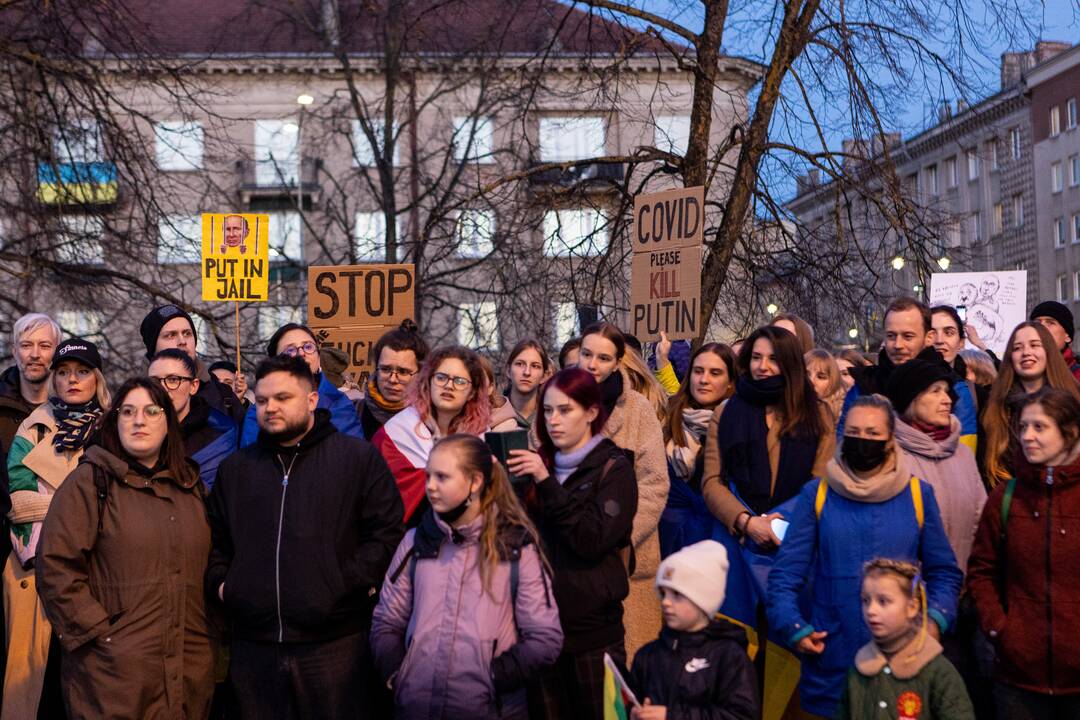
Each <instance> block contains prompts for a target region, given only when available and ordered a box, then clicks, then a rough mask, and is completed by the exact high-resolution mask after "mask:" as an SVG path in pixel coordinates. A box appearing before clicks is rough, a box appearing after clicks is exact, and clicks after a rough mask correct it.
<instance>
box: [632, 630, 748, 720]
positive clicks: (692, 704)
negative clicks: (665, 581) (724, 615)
mask: <svg viewBox="0 0 1080 720" xmlns="http://www.w3.org/2000/svg"><path fill="white" fill-rule="evenodd" d="M629 682H630V685H631V687H632V688H633V690H634V692H635V693H636V694H637V699H638V701H640V702H645V698H649V700H650V702H652V704H653V705H663V706H664V707H666V708H667V716H668V720H757V718H758V716H759V712H760V711H759V706H760V701H759V699H758V694H757V676H756V674H755V673H754V665H753V664H752V663H751V662H750V658H749V656H747V654H746V631H745V630H743V629H742V628H741V627H739V626H738V625H735V624H734V623H730V622H728V621H727V620H713V621H712V623H711V624H710V625H709V626H708V627H706V628H705V629H704V630H702V631H700V632H695V633H683V632H678V631H675V630H672V629H670V628H667V627H665V628H664V629H663V630H662V631H661V632H660V639H659V640H653V641H652V642H651V643H649V644H648V645H646V646H645V647H643V648H641V649H640V650H638V652H637V655H635V656H634V667H633V669H632V670H631V671H630V678H629Z"/></svg>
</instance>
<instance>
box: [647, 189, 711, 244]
mask: <svg viewBox="0 0 1080 720" xmlns="http://www.w3.org/2000/svg"><path fill="white" fill-rule="evenodd" d="M632 232H633V237H634V243H633V244H634V252H635V253H638V252H646V251H652V250H670V249H672V248H677V247H693V246H700V245H701V244H702V243H703V242H704V240H705V188H704V187H700V186H699V187H690V188H677V189H675V190H666V191H664V192H659V193H652V194H651V195H638V196H637V197H635V198H634V224H633V230H632Z"/></svg>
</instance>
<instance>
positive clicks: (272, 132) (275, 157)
mask: <svg viewBox="0 0 1080 720" xmlns="http://www.w3.org/2000/svg"><path fill="white" fill-rule="evenodd" d="M299 138H300V130H299V128H298V127H297V126H296V123H294V122H290V121H286V120H256V121H255V184H256V185H260V186H263V187H277V186H282V185H285V186H288V185H295V184H296V181H297V177H298V176H299V170H300V145H299Z"/></svg>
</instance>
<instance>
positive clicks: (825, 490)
mask: <svg viewBox="0 0 1080 720" xmlns="http://www.w3.org/2000/svg"><path fill="white" fill-rule="evenodd" d="M882 331H883V332H882V336H883V338H884V339H883V342H882V344H881V346H880V349H879V352H877V353H875V354H865V353H861V352H858V351H856V350H852V349H846V350H843V351H840V352H831V351H829V350H827V349H824V348H820V347H818V346H817V344H816V341H815V338H814V331H813V328H812V327H811V326H810V325H809V324H808V323H806V322H805V321H804V320H803V319H801V318H799V317H798V316H796V315H792V314H780V315H776V316H775V317H774V318H773V319H772V321H771V323H770V324H769V325H766V326H763V327H760V328H757V329H755V330H754V331H753V332H752V333H750V334H749V335H748V336H747V337H746V338H744V339H741V340H739V341H737V342H735V343H733V344H731V345H730V346H729V345H727V344H723V343H716V342H705V343H703V344H700V345H698V346H696V347H694V346H692V345H691V344H690V343H688V342H685V341H678V342H671V341H669V340H668V339H667V337H666V335H665V336H662V338H661V339H660V341H659V342H656V343H652V344H649V345H646V346H645V347H644V348H643V347H642V344H641V343H640V342H639V341H638V340H637V339H636V338H634V337H633V336H632V335H629V334H627V333H624V332H622V331H620V330H619V329H618V328H617V327H615V326H614V325H611V324H609V323H596V324H594V325H591V326H589V327H586V328H584V329H583V331H582V333H581V336H580V337H579V338H575V339H574V340H571V341H570V342H568V343H566V344H565V346H564V347H562V348H561V351H560V353H559V356H558V361H557V363H556V362H555V361H553V360H552V359H551V358H550V357H549V355H548V353H547V352H546V350H545V348H544V345H543V344H542V343H541V342H539V341H537V340H535V339H525V340H523V341H521V342H520V343H518V344H517V345H516V346H515V347H514V348H513V349H512V350H511V352H510V354H509V356H508V359H507V362H506V365H505V367H494V366H493V365H492V363H491V361H490V360H489V359H488V358H487V357H485V356H483V355H482V354H479V353H477V352H475V351H473V350H470V349H467V348H463V347H457V346H446V347H440V348H434V349H431V348H429V347H428V346H427V344H426V343H425V342H424V340H423V338H422V337H421V334H420V332H419V330H418V328H417V327H416V326H415V325H414V324H413V323H411V322H406V323H403V324H402V326H401V327H399V328H395V329H393V330H391V331H389V332H387V333H386V334H385V335H384V336H383V337H382V338H381V339H380V340H379V341H378V343H377V345H376V346H375V348H374V351H373V355H372V357H373V359H374V360H375V365H374V370H373V371H372V372H371V374H370V376H369V377H368V378H367V379H366V380H364V381H363V382H361V383H360V384H357V383H356V382H354V380H355V379H354V378H353V377H352V376H351V375H350V374H349V373H348V372H347V371H346V368H347V359H346V358H345V357H344V356H343V353H341V352H340V351H337V350H336V349H334V348H331V347H322V346H320V342H319V340H318V338H317V336H316V334H315V333H314V332H312V331H311V330H310V329H309V328H307V327H305V326H303V325H300V324H295V323H290V324H287V325H284V326H282V327H281V328H279V329H278V330H277V332H275V333H274V335H273V336H272V337H271V338H270V340H269V343H268V345H267V348H266V357H265V359H262V360H261V361H260V362H259V364H258V366H257V368H256V369H255V372H254V378H253V382H252V383H251V384H250V385H249V383H248V378H247V377H246V376H245V374H244V373H242V372H238V370H237V368H236V367H235V366H234V365H231V364H230V363H228V362H227V361H219V362H215V363H212V364H209V365H208V364H207V363H206V362H205V361H204V360H203V359H202V358H201V357H200V355H199V353H198V349H199V340H200V339H199V338H198V336H197V334H196V330H195V324H194V322H193V321H192V319H191V317H190V316H189V315H188V314H187V313H186V312H185V311H184V310H183V309H181V308H179V307H177V306H175V305H165V306H161V307H157V308H154V309H153V310H151V311H150V312H149V313H148V314H147V315H146V318H145V319H144V321H143V322H142V324H141V326H140V334H141V336H142V339H143V341H144V343H145V346H146V360H147V369H146V373H145V374H144V375H140V376H135V377H131V378H128V379H126V380H125V381H124V382H123V383H121V384H120V385H119V387H116V388H114V389H113V390H112V391H110V387H109V383H108V381H107V379H106V377H107V372H106V371H107V369H108V368H107V363H106V359H105V358H103V357H102V356H101V354H100V353H99V351H98V348H97V347H96V345H95V344H94V343H93V342H90V341H89V340H87V339H85V338H66V339H65V338H62V337H61V334H60V328H59V327H58V326H57V324H56V323H55V322H54V321H53V320H52V319H51V318H49V317H48V316H47V315H44V314H38V313H31V314H28V315H25V316H23V317H21V318H19V319H18V320H16V321H15V323H14V328H13V333H12V343H13V345H12V347H13V351H14V357H15V365H14V366H12V367H11V368H8V369H7V370H6V371H4V372H3V374H0V446H2V453H3V456H4V457H6V462H4V463H0V474H2V478H0V490H3V492H0V506H2V510H3V515H4V517H5V519H6V530H7V531H6V532H4V533H2V535H0V542H3V543H6V546H5V547H3V548H0V553H2V557H4V558H6V563H5V564H4V566H3V576H2V599H3V608H4V624H3V628H4V641H3V643H2V647H3V651H4V653H5V659H4V661H3V663H2V665H3V667H4V677H3V696H2V706H0V720H8V719H9V718H10V719H16V720H17V719H22V718H63V717H71V718H151V717H170V718H172V717H176V718H207V717H214V718H232V717H241V718H294V717H295V718H361V717H365V718H366V717H376V718H382V717H387V718H389V717H396V718H448V719H452V718H464V717H469V718H486V717H491V718H535V719H541V718H596V719H597V720H600V719H602V718H606V717H609V716H608V715H605V713H606V712H611V708H612V707H614V706H615V705H618V704H622V703H624V702H625V700H624V697H623V695H622V693H621V692H619V690H618V687H619V686H618V683H617V682H615V681H616V679H618V680H619V681H622V682H625V683H626V687H627V688H628V689H629V690H630V691H632V692H633V693H634V694H635V695H636V698H637V700H638V702H639V704H637V705H636V706H633V707H631V708H630V710H629V717H631V718H636V719H639V720H658V719H662V718H670V719H671V720H679V719H682V718H695V719H696V718H725V719H729V720H736V719H743V718H745V719H751V718H759V717H762V716H763V713H764V714H765V715H766V716H768V717H770V718H775V717H781V716H783V717H788V718H805V717H838V718H877V717H889V718H980V720H982V719H984V718H985V719H988V720H994V719H1000V720H1013V719H1017V720H1027V719H1028V718H1031V719H1042V718H1046V719H1048V720H1049V719H1050V718H1053V719H1055V720H1056V719H1058V718H1072V717H1077V718H1080V650H1078V649H1077V647H1078V646H1077V644H1076V642H1075V639H1074V637H1073V636H1072V633H1073V632H1074V631H1076V630H1078V629H1080V361H1078V360H1077V358H1076V357H1075V356H1074V355H1073V351H1072V348H1071V345H1072V337H1073V334H1074V332H1075V323H1074V320H1073V317H1072V314H1071V313H1070V311H1069V310H1068V309H1067V308H1066V307H1065V306H1064V305H1062V304H1060V303H1056V302H1044V303H1040V304H1039V305H1037V306H1036V307H1035V309H1034V310H1033V311H1032V313H1031V316H1030V321H1028V322H1023V323H1021V324H1020V325H1018V326H1017V327H1016V328H1015V329H1014V330H1013V331H1012V334H1011V336H1010V338H1009V340H1008V343H1007V345H1006V346H1005V351H1004V353H1003V355H1002V357H1000V358H999V357H997V356H996V355H995V354H994V353H992V352H990V351H988V350H987V349H986V347H985V346H984V345H983V343H982V341H981V339H980V338H979V337H978V336H977V334H975V333H974V331H973V330H972V328H971V327H970V326H967V325H965V323H964V322H963V319H962V318H961V315H960V314H959V313H958V312H957V310H956V309H955V308H953V307H950V306H939V307H933V308H930V307H927V306H926V305H924V304H923V303H921V302H919V301H918V300H915V299H912V298H898V299H897V300H895V301H894V302H893V303H892V304H891V305H890V306H889V307H888V309H887V312H886V313H885V316H884V326H883V328H882ZM790 658H794V659H795V660H797V665H795V667H798V669H799V673H798V686H797V688H796V689H795V690H794V692H785V691H783V690H782V689H781V686H782V685H783V683H782V682H781V681H780V680H779V679H778V678H779V676H778V675H777V673H776V668H777V667H778V666H783V663H784V662H785V660H786V659H790ZM787 667H792V666H791V665H790V664H789V665H788V666H787ZM613 683H614V684H613ZM788 690H790V688H788ZM631 705H633V703H631Z"/></svg>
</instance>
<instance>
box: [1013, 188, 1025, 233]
mask: <svg viewBox="0 0 1080 720" xmlns="http://www.w3.org/2000/svg"><path fill="white" fill-rule="evenodd" d="M1012 212H1013V227H1020V226H1021V225H1023V224H1024V196H1023V195H1020V194H1019V193H1018V194H1016V195H1013V198H1012Z"/></svg>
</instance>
